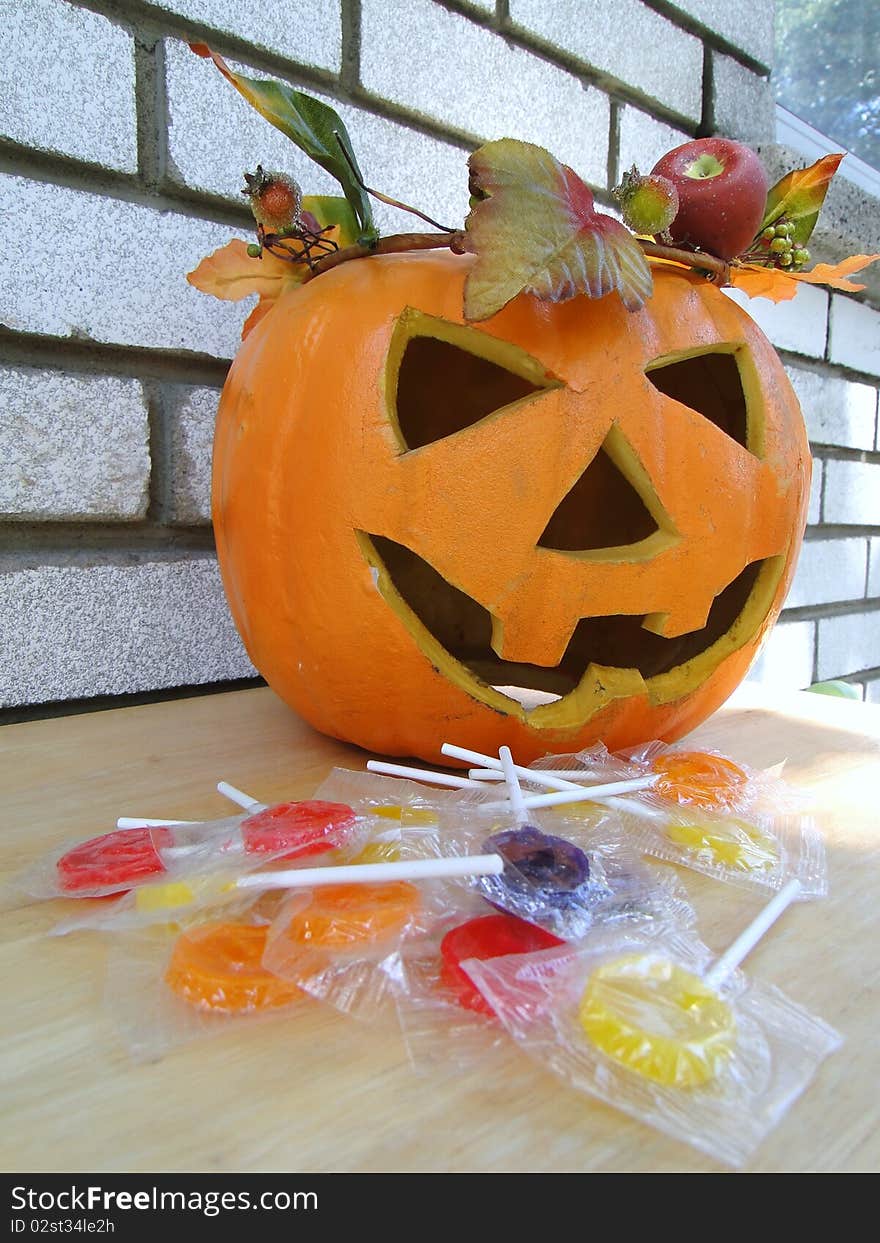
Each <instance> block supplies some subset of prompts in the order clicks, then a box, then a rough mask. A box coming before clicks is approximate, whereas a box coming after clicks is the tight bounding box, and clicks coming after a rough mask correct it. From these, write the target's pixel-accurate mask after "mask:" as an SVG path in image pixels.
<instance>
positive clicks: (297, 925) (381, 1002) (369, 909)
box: [263, 882, 460, 1023]
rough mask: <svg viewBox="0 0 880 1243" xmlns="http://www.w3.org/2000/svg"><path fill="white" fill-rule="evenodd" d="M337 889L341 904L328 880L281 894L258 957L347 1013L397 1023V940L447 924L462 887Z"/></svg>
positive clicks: (406, 940)
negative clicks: (325, 886) (322, 885)
mask: <svg viewBox="0 0 880 1243" xmlns="http://www.w3.org/2000/svg"><path fill="white" fill-rule="evenodd" d="M339 888H340V892H341V891H342V890H345V894H344V895H343V897H342V901H341V902H340V901H338V900H337V899H336V898H335V897H334V894H333V893H331V892H330V890H335V889H336V887H334V886H331V887H330V889H329V890H322V889H321V888H317V889H315V890H312V891H309V892H297V893H293V894H291V895H289V896H288V897H287V898H285V899H284V900H283V901H282V903H281V905H280V907H279V910H278V913H277V915H276V916H275V918H274V920H273V922H272V925H271V927H270V929H269V937H268V940H267V944H266V951H265V954H264V957H263V962H264V964H265V966H266V967H267V968H268V969H269V970H270V971H272V972H273V973H274V974H275V975H277V976H280V977H281V978H282V979H285V980H289V981H291V982H292V983H295V984H296V985H297V986H298V987H299V988H301V989H302V990H303V992H305V993H308V994H309V996H311V997H314V998H315V999H317V1000H319V1001H322V1002H325V1003H326V1004H328V1005H331V1006H333V1007H334V1008H335V1009H337V1010H339V1011H340V1012H342V1013H343V1014H346V1015H348V1016H349V1017H351V1018H355V1019H360V1020H362V1021H364V1022H369V1023H376V1022H378V1021H389V1022H392V1021H396V1010H395V1007H394V1001H393V995H392V978H391V977H392V975H393V973H394V970H395V961H393V960H396V956H397V954H398V951H399V950H400V948H401V946H402V945H404V944H407V945H411V944H414V943H417V942H421V941H423V940H424V939H425V938H426V937H428V936H430V935H431V934H432V933H433V932H435V931H436V930H438V929H441V928H443V927H445V926H448V924H449V923H450V921H452V920H453V919H454V918H455V914H454V912H455V907H454V906H453V905H452V903H454V902H455V901H456V899H457V898H458V897H460V891H456V890H453V889H451V888H450V887H449V886H448V885H445V884H443V883H442V882H439V883H431V882H429V883H427V884H426V883H424V882H422V883H420V884H419V885H414V884H410V883H408V882H392V883H390V884H388V883H385V884H375V885H374V884H367V885H345V886H341V887H339ZM349 895H351V898H350V897H349ZM328 899H329V903H328ZM319 942H320V943H319Z"/></svg>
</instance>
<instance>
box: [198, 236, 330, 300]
mask: <svg viewBox="0 0 880 1243" xmlns="http://www.w3.org/2000/svg"><path fill="white" fill-rule="evenodd" d="M304 271H305V269H304V268H303V269H299V268H296V267H294V266H293V265H292V264H290V263H286V262H285V261H284V260H283V259H278V258H276V257H275V255H272V254H270V253H269V252H268V251H265V250H264V251H263V255H262V258H260V259H253V258H251V256H250V255H249V254H248V252H247V243H246V242H243V241H242V240H241V239H240V238H236V239H235V240H234V241H232V242H228V243H227V244H226V245H225V246H221V247H220V249H219V250H215V251H214V253H213V254H211V255H208V256H207V257H206V258H204V259H203V260H202V261H201V263H200V264H199V265H198V267H197V268H195V269H194V270H193V271H192V272H190V273H189V274H188V276H187V278H186V279H187V280H188V281H189V283H190V284H191V285H195V287H196V289H200V290H201V291H202V293H210V294H213V295H214V297H215V298H222V299H223V301H224V302H240V301H241V299H242V298H247V297H249V296H250V294H254V293H256V294H259V295H260V297H261V298H266V297H269V298H277V297H278V295H279V294H280V292H281V289H282V286H284V285H285V284H287V283H288V282H289V283H290V284H292V285H298V284H299V283H300V281H301V280H302V275H303V272H304Z"/></svg>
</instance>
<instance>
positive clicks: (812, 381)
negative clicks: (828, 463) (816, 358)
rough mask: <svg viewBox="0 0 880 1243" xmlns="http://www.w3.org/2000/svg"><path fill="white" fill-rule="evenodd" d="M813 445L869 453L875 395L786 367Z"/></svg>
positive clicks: (844, 382) (867, 389)
mask: <svg viewBox="0 0 880 1243" xmlns="http://www.w3.org/2000/svg"><path fill="white" fill-rule="evenodd" d="M786 371H787V372H788V378H789V379H790V380H791V383H792V387H793V388H794V391H795V392H796V393H797V397H798V401H799V402H800V403H801V409H802V410H803V412H804V420H805V422H806V424H807V431H808V433H809V436H810V440H811V441H812V442H813V443H814V444H821V445H840V446H843V447H844V448H848V449H873V447H874V431H875V428H874V424H875V415H876V410H877V391H876V389H873V388H871V387H870V386H869V385H867V384H852V383H850V382H849V381H848V380H841V379H840V378H839V377H837V376H832V375H822V374H821V373H819V372H817V371H807V370H805V369H804V368H803V367H786Z"/></svg>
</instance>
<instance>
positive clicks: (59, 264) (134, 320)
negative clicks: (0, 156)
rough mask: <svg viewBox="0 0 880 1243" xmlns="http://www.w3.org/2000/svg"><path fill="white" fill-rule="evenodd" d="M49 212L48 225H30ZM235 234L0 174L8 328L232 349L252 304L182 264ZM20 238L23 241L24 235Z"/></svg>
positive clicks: (227, 353)
mask: <svg viewBox="0 0 880 1243" xmlns="http://www.w3.org/2000/svg"><path fill="white" fill-rule="evenodd" d="M44 219H50V220H52V222H53V227H52V229H51V230H43V229H36V230H35V229H34V227H33V222H34V221H35V220H44ZM233 236H234V233H233V230H232V229H230V228H229V227H228V226H226V225H217V224H208V223H206V222H205V221H203V220H196V219H193V218H191V217H189V216H183V215H178V214H177V213H176V212H157V211H154V210H153V209H152V208H149V207H141V206H138V205H136V204H134V203H126V202H122V201H119V200H117V199H109V198H104V197H102V196H100V195H94V194H87V193H85V192H84V191H80V190H70V189H67V188H66V187H63V186H54V185H47V184H42V183H38V182H33V181H28V180H26V179H25V178H23V177H10V176H0V253H3V254H6V255H13V254H14V255H15V256H16V262H15V265H12V264H9V263H7V264H6V265H5V266H2V267H0V307H2V308H3V321H4V323H5V324H6V325H7V327H9V328H12V329H15V330H16V331H19V332H39V333H46V334H49V335H52V336H59V337H66V336H71V337H76V338H78V339H83V338H86V339H92V340H94V341H105V342H116V343H119V344H122V345H139V346H153V347H156V348H162V349H171V350H194V351H203V352H205V353H207V354H213V355H214V356H215V357H218V358H231V357H232V355H233V354H234V353H235V350H236V348H237V346H238V344H239V338H240V332H241V324H242V322H243V320H244V317H245V315H246V313H247V310H248V306H249V304H247V303H231V302H219V301H218V300H217V299H216V298H211V297H208V296H207V295H206V294H202V293H199V292H198V290H196V289H194V288H193V287H192V286H191V285H188V284H187V281H186V273H187V272H189V271H191V270H192V269H193V268H194V267H195V266H196V264H197V263H198V262H199V261H200V260H201V259H202V258H203V257H204V256H205V255H207V254H209V253H210V252H211V251H213V250H216V249H217V248H218V247H219V246H223V245H225V243H227V242H228V241H229V240H230V239H231V238H232V237H233ZM22 239H26V241H27V244H26V245H25V244H23V242H22Z"/></svg>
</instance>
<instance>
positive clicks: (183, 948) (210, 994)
mask: <svg viewBox="0 0 880 1243" xmlns="http://www.w3.org/2000/svg"><path fill="white" fill-rule="evenodd" d="M267 933H268V928H266V927H260V926H256V925H252V924H231V923H217V924H203V925H202V926H201V927H199V928H194V929H192V930H191V931H189V932H184V933H183V934H182V935H181V936H180V937H178V939H177V941H176V943H175V946H174V951H173V953H172V955H171V962H170V963H169V965H168V970H167V971H166V972H165V983H166V984H167V985H168V987H169V988H170V989H171V990H172V991H173V992H175V993H177V995H178V996H179V997H182V998H183V1000H184V1001H186V1002H189V1004H190V1005H191V1006H195V1007H196V1009H198V1010H210V1011H212V1012H214V1013H215V1014H247V1013H250V1012H251V1011H254V1010H274V1009H277V1008H278V1007H279V1006H286V1005H289V1003H290V1002H292V1001H295V1000H296V998H297V997H300V996H301V995H302V994H301V993H300V990H299V989H298V988H297V987H296V986H295V985H293V984H291V983H290V982H289V981H287V980H280V979H279V978H278V977H277V976H275V975H272V973H271V972H270V971H267V970H266V968H265V967H264V966H263V965H262V960H263V951H264V950H265V948H266V935H267Z"/></svg>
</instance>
